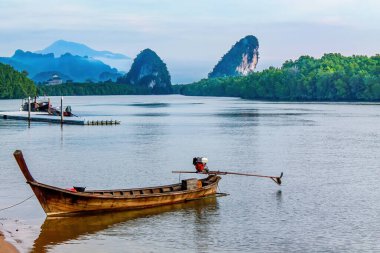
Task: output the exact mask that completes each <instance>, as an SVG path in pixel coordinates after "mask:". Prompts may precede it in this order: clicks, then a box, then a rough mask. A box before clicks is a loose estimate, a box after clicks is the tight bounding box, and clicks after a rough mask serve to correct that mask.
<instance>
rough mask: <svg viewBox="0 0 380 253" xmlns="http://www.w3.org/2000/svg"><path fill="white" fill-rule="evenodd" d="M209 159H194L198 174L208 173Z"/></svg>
mask: <svg viewBox="0 0 380 253" xmlns="http://www.w3.org/2000/svg"><path fill="white" fill-rule="evenodd" d="M207 163H208V159H207V158H206V157H194V158H193V165H194V166H195V169H196V170H197V172H198V173H208V167H207Z"/></svg>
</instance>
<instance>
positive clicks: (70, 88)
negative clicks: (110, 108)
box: [38, 82, 152, 96]
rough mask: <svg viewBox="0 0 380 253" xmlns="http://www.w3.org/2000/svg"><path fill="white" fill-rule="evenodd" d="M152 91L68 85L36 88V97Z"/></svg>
mask: <svg viewBox="0 0 380 253" xmlns="http://www.w3.org/2000/svg"><path fill="white" fill-rule="evenodd" d="M148 94H152V90H151V89H149V88H146V87H137V86H132V85H126V84H115V83H112V82H109V83H70V84H60V85H50V86H45V85H41V86H38V95H40V96H42V95H47V96H90V95H148Z"/></svg>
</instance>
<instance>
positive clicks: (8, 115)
mask: <svg viewBox="0 0 380 253" xmlns="http://www.w3.org/2000/svg"><path fill="white" fill-rule="evenodd" d="M0 118H3V119H13V120H26V121H36V122H49V123H55V124H66V125H87V126H108V125H109V126H111V125H119V124H120V121H118V120H86V119H84V118H81V117H64V118H63V121H61V117H60V116H53V115H49V114H48V113H45V112H30V118H29V117H28V112H25V111H17V112H0Z"/></svg>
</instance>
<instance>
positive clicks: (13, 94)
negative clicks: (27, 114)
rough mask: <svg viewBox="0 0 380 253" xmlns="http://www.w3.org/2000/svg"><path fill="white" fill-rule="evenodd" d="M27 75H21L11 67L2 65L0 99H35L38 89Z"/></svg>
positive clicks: (0, 69) (0, 67)
mask: <svg viewBox="0 0 380 253" xmlns="http://www.w3.org/2000/svg"><path fill="white" fill-rule="evenodd" d="M27 75H28V73H26V72H25V71H24V72H22V73H20V72H18V71H16V70H15V69H14V68H12V67H11V66H9V65H5V64H2V63H0V99H3V98H25V97H28V96H31V97H34V96H35V95H36V93H37V89H36V86H35V85H34V83H33V81H32V80H30V79H29V78H28V77H27Z"/></svg>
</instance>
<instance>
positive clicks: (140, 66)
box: [119, 48, 171, 92]
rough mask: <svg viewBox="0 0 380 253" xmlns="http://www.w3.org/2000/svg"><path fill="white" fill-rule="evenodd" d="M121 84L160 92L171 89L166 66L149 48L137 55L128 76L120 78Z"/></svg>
mask: <svg viewBox="0 0 380 253" xmlns="http://www.w3.org/2000/svg"><path fill="white" fill-rule="evenodd" d="M119 82H121V83H128V84H132V85H139V86H143V87H149V88H152V89H153V90H160V92H161V91H162V92H164V90H169V89H170V88H171V81H170V74H169V71H168V69H167V67H166V64H165V63H164V62H163V61H162V60H161V58H160V57H159V56H158V55H157V54H156V53H155V52H154V51H153V50H151V49H149V48H147V49H144V50H143V51H141V52H140V53H139V54H138V55H137V57H136V58H135V59H134V61H133V63H132V66H131V69H130V71H129V72H128V74H127V75H126V76H124V77H122V78H120V79H119Z"/></svg>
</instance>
